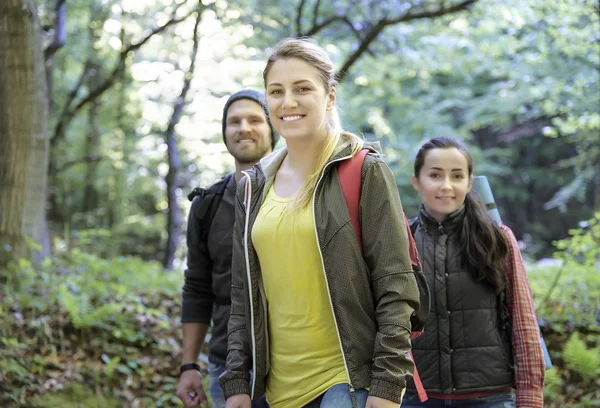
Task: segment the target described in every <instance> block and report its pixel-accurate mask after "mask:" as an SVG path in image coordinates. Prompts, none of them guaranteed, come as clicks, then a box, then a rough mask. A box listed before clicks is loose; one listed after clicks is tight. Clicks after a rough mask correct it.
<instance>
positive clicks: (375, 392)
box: [369, 380, 406, 404]
mask: <svg viewBox="0 0 600 408" xmlns="http://www.w3.org/2000/svg"><path fill="white" fill-rule="evenodd" d="M402 383H403V384H398V383H391V382H387V381H384V380H373V381H371V389H370V391H369V395H372V396H374V397H378V398H383V399H386V400H388V401H392V402H396V403H398V404H401V403H402V397H403V396H404V391H405V390H406V381H402Z"/></svg>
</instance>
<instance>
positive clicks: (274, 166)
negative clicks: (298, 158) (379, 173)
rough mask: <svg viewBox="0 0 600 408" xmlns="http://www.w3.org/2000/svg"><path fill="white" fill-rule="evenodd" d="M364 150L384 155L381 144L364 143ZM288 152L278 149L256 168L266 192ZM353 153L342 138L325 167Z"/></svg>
mask: <svg viewBox="0 0 600 408" xmlns="http://www.w3.org/2000/svg"><path fill="white" fill-rule="evenodd" d="M363 148H364V149H369V151H370V152H372V153H375V154H378V155H381V154H382V149H381V144H380V143H379V142H364V145H363ZM287 152H288V149H287V146H284V147H283V148H281V149H278V150H276V151H274V152H273V153H271V154H269V155H268V156H266V157H264V158H262V159H261V160H260V162H259V163H258V165H256V166H255V169H256V170H255V171H256V177H258V178H259V179H260V178H262V177H264V178H265V182H266V184H265V190H268V189H269V188H270V186H271V184H272V183H273V180H274V179H275V175H276V174H277V170H278V169H279V166H281V163H282V162H283V159H285V157H286V156H287ZM351 152H352V150H351V146H350V142H348V141H347V140H346V139H344V138H343V137H340V140H339V141H338V145H337V146H336V148H335V150H334V152H333V155H332V156H331V158H330V159H329V160H328V161H327V163H326V165H325V167H327V164H329V163H331V162H333V161H337V160H340V159H342V158H345V157H346V158H348V159H349V158H350V154H351ZM261 176H262V177H261Z"/></svg>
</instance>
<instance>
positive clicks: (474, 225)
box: [414, 137, 508, 292]
mask: <svg viewBox="0 0 600 408" xmlns="http://www.w3.org/2000/svg"><path fill="white" fill-rule="evenodd" d="M451 148H455V149H457V150H458V151H459V152H461V153H462V154H463V155H464V156H465V158H466V159H467V163H468V172H469V177H473V158H472V157H471V155H470V154H469V151H468V150H467V148H466V146H465V145H464V144H462V143H461V142H460V141H458V140H456V139H453V138H449V137H437V138H434V139H430V140H429V141H427V142H426V143H425V144H423V146H421V148H420V149H419V151H418V152H417V157H416V158H415V164H414V172H415V173H414V174H415V177H416V178H419V176H420V172H421V169H422V168H423V164H424V163H425V157H426V156H427V153H428V152H429V151H431V150H433V149H451ZM458 242H459V251H460V254H461V259H462V263H463V266H465V267H467V268H468V269H469V271H470V272H471V274H472V275H473V277H474V278H475V279H477V280H479V281H485V282H487V283H489V284H490V285H492V287H493V288H494V289H496V291H497V292H502V291H504V289H505V287H506V279H505V275H504V260H505V258H506V256H507V254H508V244H507V243H506V240H505V238H504V234H503V233H502V230H501V229H500V227H499V226H498V225H497V224H496V222H495V221H494V219H493V218H492V217H491V216H490V215H489V214H488V211H487V209H486V208H485V205H484V204H483V202H482V201H481V198H480V197H479V195H478V194H477V193H476V192H475V191H470V192H468V193H467V195H466V197H465V218H464V222H463V225H462V228H459V229H458Z"/></svg>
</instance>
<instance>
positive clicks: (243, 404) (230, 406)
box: [225, 394, 397, 408]
mask: <svg viewBox="0 0 600 408" xmlns="http://www.w3.org/2000/svg"><path fill="white" fill-rule="evenodd" d="M251 407H252V402H251V401H250V395H248V394H235V395H232V396H231V397H229V398H227V402H225V408H251ZM396 408H397V407H396Z"/></svg>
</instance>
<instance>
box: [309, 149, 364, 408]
mask: <svg viewBox="0 0 600 408" xmlns="http://www.w3.org/2000/svg"><path fill="white" fill-rule="evenodd" d="M351 158H352V156H346V157H341V158H339V159H336V160H333V161H330V162H329V163H327V164H326V165H325V167H323V170H322V171H321V175H320V176H319V180H317V184H315V190H314V191H313V197H312V210H313V225H314V228H315V237H316V238H317V247H318V248H319V256H320V257H321V267H322V268H323V275H324V277H325V285H326V286H327V296H328V297H329V306H331V313H332V315H333V322H334V324H335V331H336V333H337V336H338V341H339V343H340V351H341V352H342V360H343V361H344V368H345V369H346V375H347V376H348V388H350V399H351V400H352V408H358V403H357V402H356V391H355V389H354V387H353V386H352V380H351V379H350V370H348V363H347V362H346V355H345V354H344V348H343V346H342V337H341V336H340V329H339V327H338V323H337V318H336V316H335V310H334V309H333V301H332V300H331V291H330V290H329V282H328V281H327V273H325V262H324V261H323V253H322V252H321V244H320V243H319V234H318V233H317V216H316V213H315V197H316V195H317V188H318V187H319V183H320V182H321V180H322V179H323V176H324V175H325V170H326V169H327V167H328V166H329V165H331V164H333V163H337V162H339V161H342V160H347V159H351Z"/></svg>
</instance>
